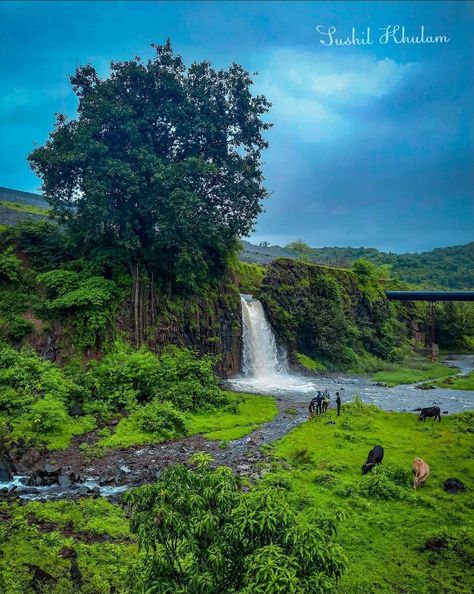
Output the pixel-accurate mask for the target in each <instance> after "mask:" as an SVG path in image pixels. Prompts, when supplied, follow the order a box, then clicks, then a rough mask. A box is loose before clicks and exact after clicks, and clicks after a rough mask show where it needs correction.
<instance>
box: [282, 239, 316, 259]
mask: <svg viewBox="0 0 474 594" xmlns="http://www.w3.org/2000/svg"><path fill="white" fill-rule="evenodd" d="M286 249H287V250H289V251H290V252H294V253H295V254H297V256H298V258H299V260H301V261H303V260H304V261H308V260H309V255H310V252H311V248H310V247H309V245H308V244H307V243H305V242H304V241H303V240H302V239H297V240H296V241H293V243H289V244H288V245H287V246H286Z"/></svg>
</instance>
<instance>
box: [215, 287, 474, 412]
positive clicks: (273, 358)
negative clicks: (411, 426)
mask: <svg viewBox="0 0 474 594" xmlns="http://www.w3.org/2000/svg"><path fill="white" fill-rule="evenodd" d="M242 312H243V316H242V322H243V366H242V373H241V374H240V375H239V376H237V377H235V378H232V379H230V380H228V381H227V382H226V385H227V386H228V387H229V388H230V389H232V390H237V391H241V392H250V393H257V394H272V395H275V396H280V397H282V398H285V399H286V400H292V401H294V402H307V401H309V400H310V399H311V398H312V397H313V396H314V395H315V394H316V392H317V391H318V390H324V389H328V390H329V392H330V394H331V398H332V399H334V398H335V392H336V391H338V392H339V393H340V395H341V399H342V400H343V401H346V402H347V401H349V400H351V399H352V398H353V397H355V396H358V397H360V398H361V399H362V400H363V401H364V402H367V403H370V404H375V405H376V406H378V407H380V408H382V409H384V410H394V411H404V410H413V409H415V408H423V407H425V406H433V405H437V406H440V407H441V410H442V411H447V412H448V413H453V412H460V411H463V410H468V409H473V408H474V392H473V391H468V390H450V389H445V388H435V389H433V390H420V389H418V388H417V385H418V384H403V385H400V386H396V387H394V388H384V387H382V386H376V385H374V383H373V382H372V381H371V380H370V379H369V378H367V377H361V376H356V375H343V374H341V375H335V374H324V375H316V374H314V375H312V376H307V375H302V374H297V373H294V372H291V371H290V370H289V368H288V366H287V365H285V361H286V358H285V356H284V353H282V352H281V350H279V349H278V348H277V346H276V341H275V338H274V336H273V331H272V328H271V326H270V324H269V323H268V321H267V319H266V317H265V312H264V310H263V308H262V306H261V304H260V302H259V301H258V300H256V299H253V298H252V297H251V296H250V295H243V296H242ZM262 355H263V356H262ZM445 363H446V364H448V365H450V366H452V367H457V368H459V369H460V370H461V371H460V373H461V374H463V375H465V374H467V373H469V372H470V371H472V370H473V369H474V364H473V356H472V355H451V356H450V357H449V358H448V359H446V361H445Z"/></svg>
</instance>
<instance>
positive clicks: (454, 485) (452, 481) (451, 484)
mask: <svg viewBox="0 0 474 594" xmlns="http://www.w3.org/2000/svg"><path fill="white" fill-rule="evenodd" d="M443 486H444V490H445V491H447V492H448V493H452V494H454V493H460V492H461V491H464V483H463V482H462V481H460V480H459V479H457V478H448V479H446V480H445V481H444V483H443Z"/></svg>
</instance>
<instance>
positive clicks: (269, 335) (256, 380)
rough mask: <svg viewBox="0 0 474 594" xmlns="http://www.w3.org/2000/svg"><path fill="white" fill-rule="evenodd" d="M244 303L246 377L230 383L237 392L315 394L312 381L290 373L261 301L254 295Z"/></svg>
mask: <svg viewBox="0 0 474 594" xmlns="http://www.w3.org/2000/svg"><path fill="white" fill-rule="evenodd" d="M241 303H242V374H241V375H240V376H239V377H236V378H233V379H231V380H229V384H230V385H231V386H232V387H233V388H235V389H237V390H249V391H250V392H262V393H264V394H265V393H267V394H270V393H273V392H280V391H288V390H291V391H293V390H296V391H298V392H309V391H311V390H312V389H313V385H312V384H310V382H308V381H306V380H305V378H302V377H299V376H296V375H294V374H293V375H292V374H291V373H290V372H289V370H288V362H287V357H286V352H285V351H284V349H282V348H278V345H277V343H276V340H275V336H274V334H273V330H272V327H271V326H270V324H269V323H268V320H267V318H266V316H265V311H264V309H263V307H262V304H261V303H260V301H259V300H258V299H254V298H253V297H252V296H251V295H241Z"/></svg>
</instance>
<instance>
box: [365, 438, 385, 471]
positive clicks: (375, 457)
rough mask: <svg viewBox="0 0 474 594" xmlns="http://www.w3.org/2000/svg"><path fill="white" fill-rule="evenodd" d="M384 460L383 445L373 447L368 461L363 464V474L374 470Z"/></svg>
mask: <svg viewBox="0 0 474 594" xmlns="http://www.w3.org/2000/svg"><path fill="white" fill-rule="evenodd" d="M382 460H383V447H382V446H379V445H377V446H375V447H373V448H372V449H371V450H370V452H369V455H368V456H367V462H366V463H365V464H364V465H363V466H362V474H367V473H368V472H370V471H371V470H372V468H373V467H374V466H375V465H376V464H380V463H381V462H382Z"/></svg>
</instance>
